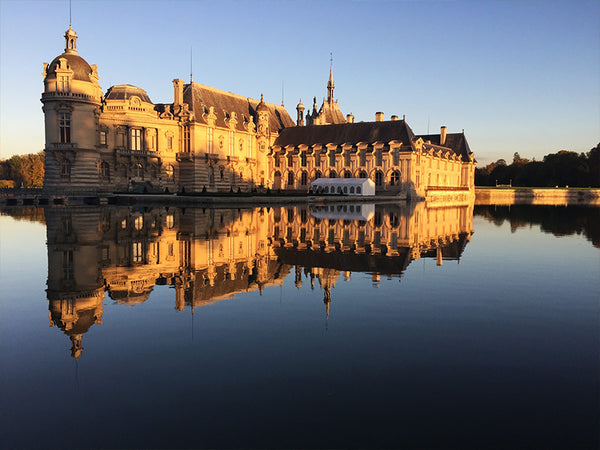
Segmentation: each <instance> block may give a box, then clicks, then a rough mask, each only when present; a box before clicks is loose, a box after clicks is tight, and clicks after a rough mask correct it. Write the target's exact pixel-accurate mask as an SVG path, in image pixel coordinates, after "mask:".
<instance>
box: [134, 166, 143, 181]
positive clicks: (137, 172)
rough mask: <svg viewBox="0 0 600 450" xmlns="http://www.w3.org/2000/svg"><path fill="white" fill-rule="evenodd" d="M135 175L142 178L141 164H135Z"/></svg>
mask: <svg viewBox="0 0 600 450" xmlns="http://www.w3.org/2000/svg"><path fill="white" fill-rule="evenodd" d="M135 176H136V177H137V178H141V179H142V180H143V179H144V166H142V165H141V164H136V165H135Z"/></svg>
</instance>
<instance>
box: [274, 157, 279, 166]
mask: <svg viewBox="0 0 600 450" xmlns="http://www.w3.org/2000/svg"><path fill="white" fill-rule="evenodd" d="M279 165H280V163H279V155H275V167H279Z"/></svg>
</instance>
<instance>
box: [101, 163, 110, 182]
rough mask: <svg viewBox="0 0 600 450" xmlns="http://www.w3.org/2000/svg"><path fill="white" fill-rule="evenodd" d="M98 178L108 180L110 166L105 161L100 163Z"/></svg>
mask: <svg viewBox="0 0 600 450" xmlns="http://www.w3.org/2000/svg"><path fill="white" fill-rule="evenodd" d="M100 178H101V179H102V180H104V181H109V180H110V166H109V165H108V163H107V162H106V161H102V162H101V163H100Z"/></svg>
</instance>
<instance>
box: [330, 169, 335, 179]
mask: <svg viewBox="0 0 600 450" xmlns="http://www.w3.org/2000/svg"><path fill="white" fill-rule="evenodd" d="M329 178H337V173H336V171H335V170H331V171H330V172H329Z"/></svg>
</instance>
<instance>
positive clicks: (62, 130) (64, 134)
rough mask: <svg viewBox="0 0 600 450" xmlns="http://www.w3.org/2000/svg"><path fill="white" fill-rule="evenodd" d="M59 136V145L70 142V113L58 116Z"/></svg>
mask: <svg viewBox="0 0 600 450" xmlns="http://www.w3.org/2000/svg"><path fill="white" fill-rule="evenodd" d="M58 127H59V135H60V142H61V143H63V144H64V143H69V142H71V113H62V112H61V113H60V114H59V123H58Z"/></svg>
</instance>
